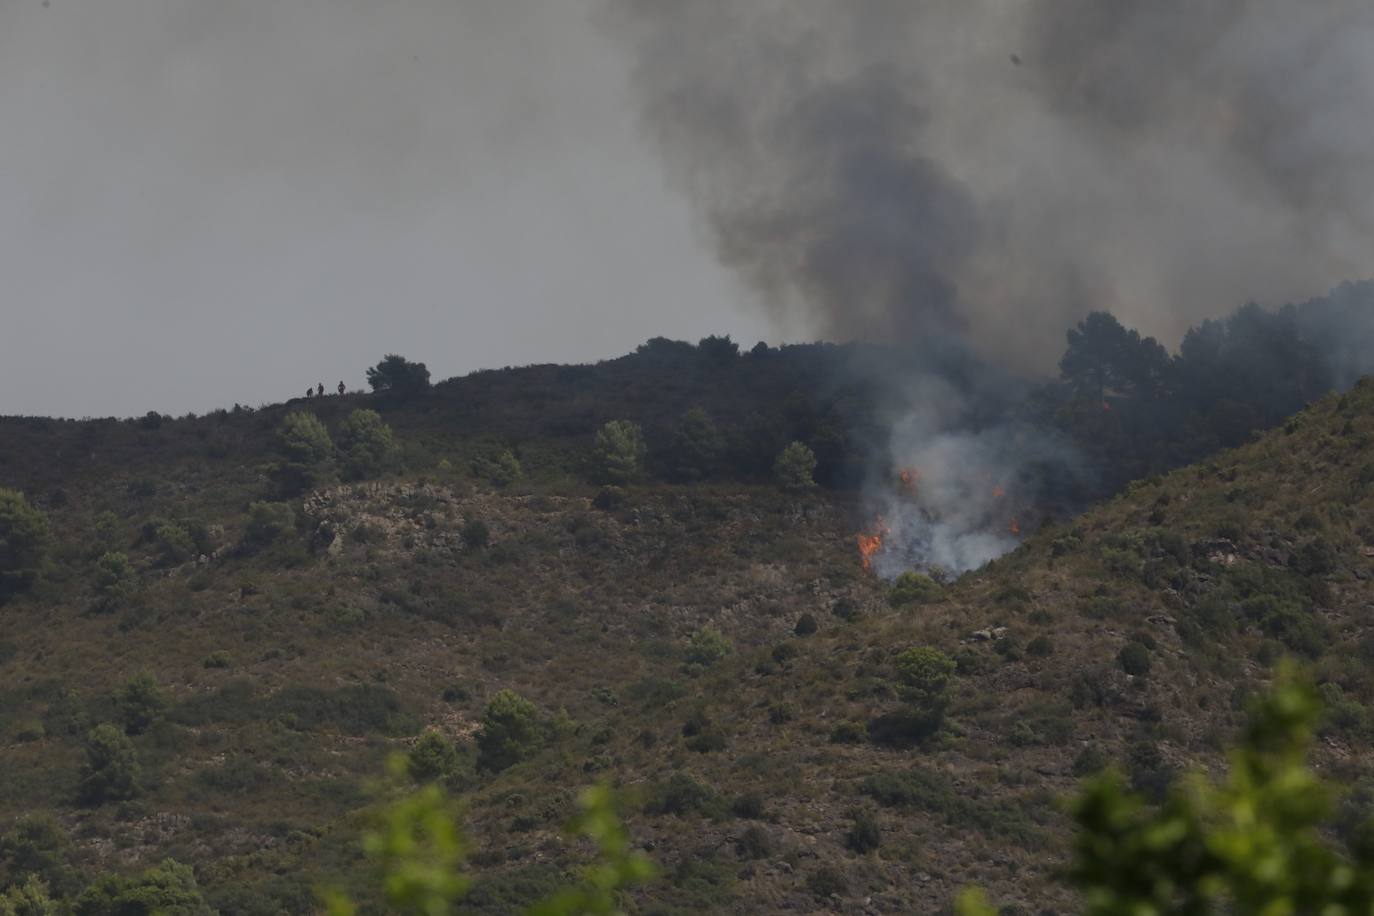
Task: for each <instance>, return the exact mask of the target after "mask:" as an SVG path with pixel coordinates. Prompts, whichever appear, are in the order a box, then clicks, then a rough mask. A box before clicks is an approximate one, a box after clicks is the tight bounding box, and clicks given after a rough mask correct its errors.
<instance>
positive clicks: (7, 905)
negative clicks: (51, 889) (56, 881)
mask: <svg viewBox="0 0 1374 916" xmlns="http://www.w3.org/2000/svg"><path fill="white" fill-rule="evenodd" d="M60 913H62V910H61V909H59V908H58V903H57V902H56V901H54V900H53V899H52V897H51V896H50V895H49V894H48V886H47V885H46V884H44V883H43V881H42V880H41V879H39V877H38V876H37V875H29V876H28V877H27V878H25V879H24V882H23V883H22V884H20V883H17V882H16V883H15V884H13V885H11V886H10V887H8V888H6V889H5V890H3V891H0V916H59V914H60Z"/></svg>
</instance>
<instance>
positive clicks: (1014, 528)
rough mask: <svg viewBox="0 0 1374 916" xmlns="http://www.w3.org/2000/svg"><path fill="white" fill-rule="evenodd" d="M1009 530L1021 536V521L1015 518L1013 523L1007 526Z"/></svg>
mask: <svg viewBox="0 0 1374 916" xmlns="http://www.w3.org/2000/svg"><path fill="white" fill-rule="evenodd" d="M1007 530H1008V531H1010V532H1011V533H1012V534H1014V535H1018V536H1019V535H1020V534H1021V523H1020V522H1019V521H1017V520H1016V519H1014V518H1013V519H1012V520H1011V524H1010V525H1008V526H1007Z"/></svg>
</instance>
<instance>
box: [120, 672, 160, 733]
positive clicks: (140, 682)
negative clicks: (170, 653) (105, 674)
mask: <svg viewBox="0 0 1374 916" xmlns="http://www.w3.org/2000/svg"><path fill="white" fill-rule="evenodd" d="M115 707H116V708H117V709H118V710H119V715H120V718H121V719H122V720H123V722H124V731H125V732H126V733H127V734H130V735H141V734H143V733H144V732H145V731H147V730H148V726H150V725H152V724H153V723H154V722H155V721H157V720H158V719H159V718H161V716H162V715H163V713H165V712H166V711H167V695H166V693H164V692H163V690H162V688H161V687H159V686H158V683H157V681H156V680H154V679H153V676H152V675H151V674H149V673H147V672H143V673H141V674H137V675H134V676H133V677H132V678H130V679H129V680H128V681H126V682H125V684H124V686H123V687H121V688H119V691H118V692H117V693H116V694H115Z"/></svg>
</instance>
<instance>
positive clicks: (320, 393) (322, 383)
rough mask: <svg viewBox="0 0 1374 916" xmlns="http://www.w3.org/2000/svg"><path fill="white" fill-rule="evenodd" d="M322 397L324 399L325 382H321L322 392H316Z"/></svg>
mask: <svg viewBox="0 0 1374 916" xmlns="http://www.w3.org/2000/svg"><path fill="white" fill-rule="evenodd" d="M315 394H317V395H319V396H320V397H324V382H320V390H319V391H317V392H315Z"/></svg>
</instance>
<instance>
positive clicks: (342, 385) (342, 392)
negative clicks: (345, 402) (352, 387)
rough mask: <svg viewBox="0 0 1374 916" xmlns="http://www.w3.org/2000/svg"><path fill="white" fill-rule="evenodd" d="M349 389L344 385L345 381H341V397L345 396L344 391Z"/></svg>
mask: <svg viewBox="0 0 1374 916" xmlns="http://www.w3.org/2000/svg"><path fill="white" fill-rule="evenodd" d="M347 390H348V388H346V387H345V386H344V383H343V382H339V397H343V396H344V392H345V391H347Z"/></svg>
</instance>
